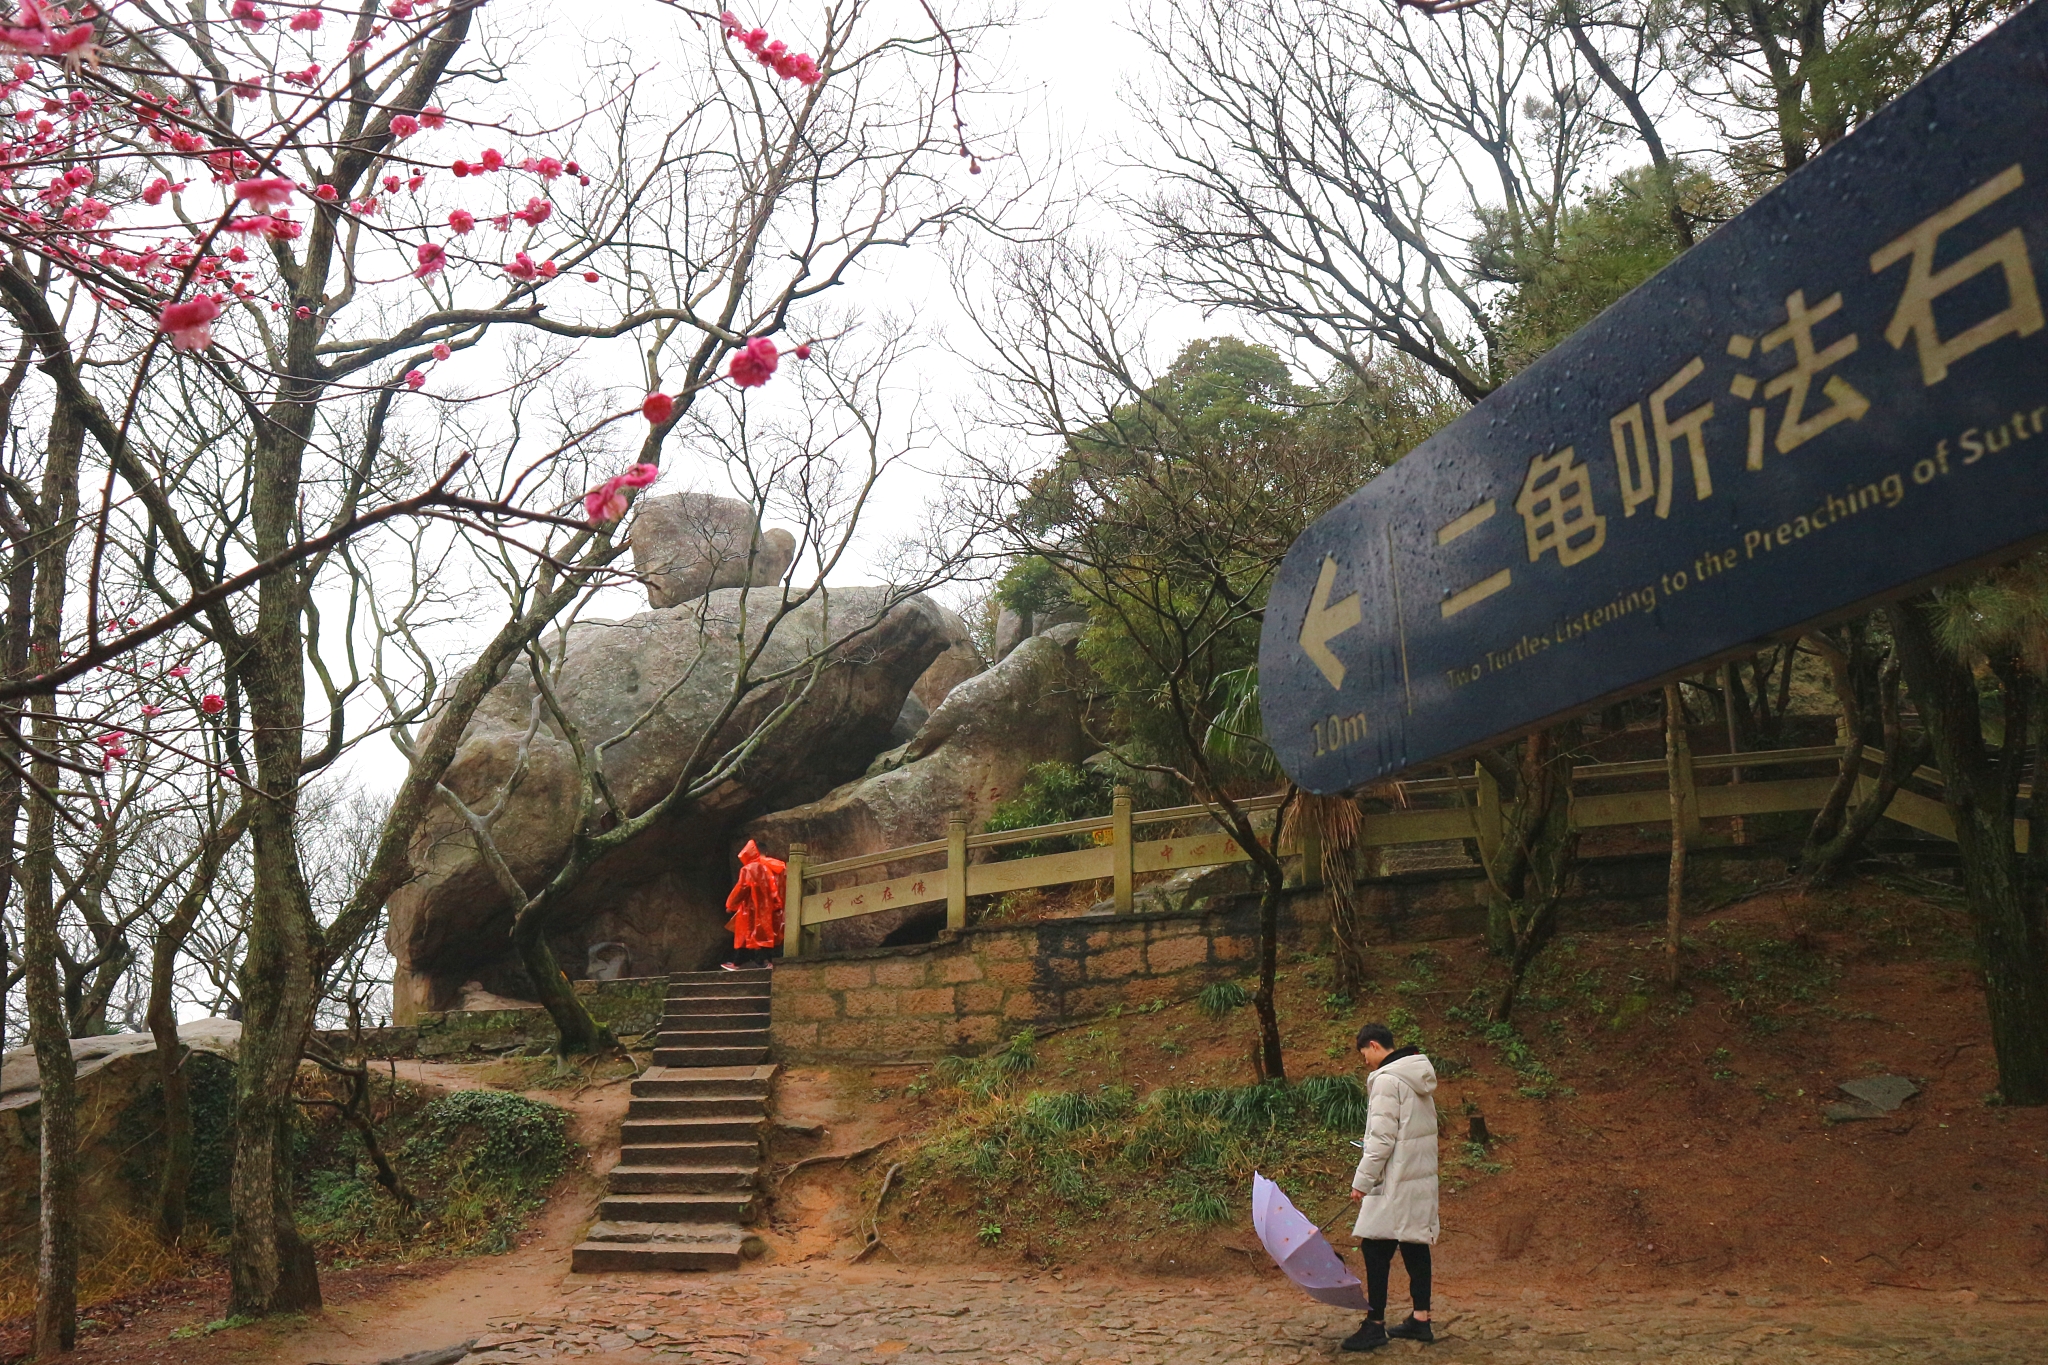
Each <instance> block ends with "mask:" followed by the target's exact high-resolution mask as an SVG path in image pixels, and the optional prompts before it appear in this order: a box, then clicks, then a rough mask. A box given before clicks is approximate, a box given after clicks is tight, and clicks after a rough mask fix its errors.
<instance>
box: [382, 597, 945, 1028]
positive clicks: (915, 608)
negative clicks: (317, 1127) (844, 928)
mask: <svg viewBox="0 0 2048 1365" xmlns="http://www.w3.org/2000/svg"><path fill="white" fill-rule="evenodd" d="M779 600H780V594H779V592H778V591H776V590H772V589H766V588H755V589H751V590H747V589H737V588H726V589H720V590H717V591H714V592H712V593H710V594H709V595H708V596H705V597H703V598H701V599H698V600H695V601H691V602H687V603H685V604H683V605H681V606H675V607H668V608H665V609H660V610H655V611H650V612H644V613H642V614H640V615H638V616H635V617H632V618H631V619H629V620H625V621H587V622H582V623H579V624H577V625H575V626H574V627H572V628H571V630H570V632H569V637H568V641H567V644H566V652H565V654H564V663H563V664H562V667H561V671H560V675H559V677H558V678H557V679H556V681H555V684H554V691H555V695H556V696H557V697H558V698H559V700H560V702H561V705H562V707H563V709H564V711H566V712H567V714H568V715H569V716H570V718H571V719H572V720H573V721H574V722H575V724H576V726H577V728H578V730H579V731H580V732H581V734H582V735H583V736H584V738H585V742H586V743H588V744H593V745H595V744H598V743H600V742H602V741H608V740H610V741H614V742H611V743H608V744H606V745H605V747H604V764H603V767H604V773H605V777H606V779H607V781H608V782H609V784H610V787H611V790H612V791H613V792H614V793H615V794H616V795H617V797H618V800H619V802H620V804H621V805H623V806H624V807H625V808H626V809H627V810H629V811H641V810H645V809H646V808H647V807H648V806H650V805H652V804H654V803H655V802H656V801H657V800H659V799H660V798H661V797H662V796H663V795H664V794H665V793H666V792H667V791H668V790H669V789H670V787H671V786H673V784H674V782H675V779H676V775H677V773H678V772H679V770H680V768H681V765H682V764H683V762H684V761H685V759H686V758H687V756H688V755H689V753H690V751H691V750H692V748H694V747H695V745H696V743H697V741H698V739H699V737H700V735H701V732H702V731H703V729H704V727H705V726H706V725H707V724H709V723H710V720H711V718H713V717H715V716H716V715H717V713H718V711H719V709H720V707H721V706H722V704H723V701H724V698H725V695H726V691H727V689H728V688H729V687H730V686H731V682H732V679H733V676H734V672H735V669H736V666H737V658H738V649H739V646H740V636H741V629H740V625H741V613H742V611H744V613H745V621H746V629H745V632H744V634H745V641H746V644H747V646H748V647H749V648H751V647H752V646H753V645H754V644H756V643H758V642H759V641H760V639H761V632H762V629H763V623H765V622H766V621H767V620H768V619H769V618H770V617H771V615H772V613H773V612H774V610H775V609H776V607H777V604H778V602H779ZM833 641H840V642H841V643H839V644H838V645H837V646H836V648H834V649H832V650H831V652H830V656H829V657H830V662H829V664H828V665H827V666H826V667H825V668H824V669H823V671H822V672H821V673H820V674H819V676H818V678H817V680H816V682H815V684H813V685H812V686H811V688H810V691H809V693H808V694H807V695H806V696H804V697H803V698H802V700H800V701H799V702H797V704H796V705H795V707H794V708H793V709H792V710H791V711H790V712H789V713H788V714H787V715H785V716H783V717H782V718H781V719H780V720H779V721H778V722H777V724H776V725H775V727H774V729H773V730H772V731H770V732H769V733H768V735H767V736H766V737H765V739H764V740H763V741H762V742H761V744H760V745H759V747H758V748H756V749H754V750H753V751H752V752H751V753H749V754H748V755H747V756H746V759H745V761H744V762H743V763H741V764H739V765H738V766H737V767H736V768H735V769H734V771H733V772H732V773H731V774H729V775H728V777H727V778H726V780H725V781H723V782H722V783H721V784H720V785H719V786H717V787H716V788H715V789H714V790H713V791H711V792H710V793H709V794H708V795H707V796H705V797H704V798H703V799H702V800H700V801H698V802H696V803H695V804H694V806H693V807H692V808H691V809H690V810H688V811H687V812H685V813H683V814H682V815H680V816H679V817H677V818H676V819H674V820H671V821H668V822H666V823H665V824H664V825H663V826H661V827H657V828H655V829H653V830H650V831H648V833H647V834H645V835H643V836H642V837H641V838H640V839H638V840H636V841H635V842H634V843H633V844H631V845H628V846H627V847H626V848H623V849H621V850H619V851H618V852H616V853H614V854H613V855H612V856H610V857H608V858H606V859H604V860H603V861H601V862H599V863H598V864H597V865H596V866H595V867H593V868H592V869H591V870H590V872H589V873H588V874H587V875H586V876H585V877H584V879H583V882H582V884H581V885H579V886H578V888H577V889H576V890H575V891H574V892H573V893H572V894H571V895H570V896H569V897H568V898H567V900H565V901H564V902H563V904H562V909H561V915H560V917H559V919H558V921H557V925H558V928H557V930H556V931H555V932H554V934H553V935H552V937H553V938H554V940H555V943H556V951H557V955H558V957H559V958H560V959H561V960H562V961H563V962H566V963H572V964H575V963H582V962H583V961H584V960H585V957H586V953H587V948H588V945H589V944H591V943H593V942H600V941H611V942H618V943H622V944H624V945H626V950H627V952H629V953H630V955H631V958H632V960H633V962H634V964H635V969H636V970H637V971H640V972H642V973H644V974H660V973H664V972H668V971H673V970H684V969H691V968H696V967H701V966H703V965H706V959H711V960H715V957H716V954H717V953H718V951H719V949H720V947H721V946H722V941H723V934H724V929H723V925H724V920H725V912H724V908H723V896H724V892H725V888H726V886H727V885H728V884H729V883H730V881H731V876H732V868H731V854H732V847H733V844H734V841H733V839H732V838H731V837H730V836H731V834H732V831H733V827H734V826H735V825H736V824H737V823H739V822H740V821H743V820H746V819H748V818H750V817H752V816H755V815H758V814H760V813H762V812H763V811H766V810H771V809H774V808H776V807H778V806H784V805H788V804H791V803H792V802H798V801H805V800H810V799H813V798H815V797H816V796H818V795H820V794H822V793H824V792H826V791H828V790H830V789H831V788H832V787H833V786H835V785H836V784H838V783H841V782H844V781H846V780H847V779H848V778H851V777H853V776H855V775H857V774H859V773H860V772H861V771H863V770H864V769H865V768H866V767H867V766H868V764H869V762H870V761H871V760H872V759H873V758H874V757H875V755H876V754H878V753H880V752H881V751H882V750H883V749H885V748H886V747H887V746H888V745H889V744H890V742H891V730H892V728H893V727H894V726H895V724H896V722H897V720H898V718H899V717H900V715H901V714H902V711H903V708H904V702H905V699H906V698H907V697H908V696H909V695H910V689H911V686H912V685H913V684H914V683H915V682H916V681H917V680H918V678H919V677H920V676H922V675H923V674H924V673H925V671H926V670H927V669H928V668H929V667H930V666H931V664H932V662H933V660H934V659H936V658H937V657H938V656H939V655H940V654H941V653H942V652H944V651H945V650H946V649H948V648H949V647H950V645H951V643H952V642H951V641H950V640H949V638H948V631H947V626H946V622H945V620H944V618H943V616H942V615H941V612H940V609H939V608H938V607H937V606H936V605H935V604H934V603H932V602H930V601H929V600H927V599H926V598H923V597H912V598H909V599H907V600H898V597H897V595H896V594H894V593H892V592H891V591H890V590H888V589H886V588H843V589H836V590H834V591H832V592H831V593H830V594H829V598H828V599H817V600H813V601H812V602H810V603H807V604H806V605H805V606H804V607H803V608H801V609H800V610H798V611H797V612H795V613H794V614H792V615H791V616H789V617H787V618H786V619H784V620H783V621H782V623H781V624H780V625H779V626H777V627H776V629H775V631H774V633H773V635H772V636H771V637H770V639H769V640H768V642H767V645H766V646H765V648H764V649H763V652H762V654H761V656H760V658H759V660H758V661H757V663H756V664H755V673H756V675H768V674H773V673H774V672H776V671H778V670H781V669H788V668H794V667H796V666H797V665H800V664H802V663H803V662H804V661H805V660H806V659H807V658H808V657H810V656H812V655H814V654H815V653H816V652H817V651H818V650H819V649H821V648H822V647H824V646H825V645H827V644H830V643H831V642H833ZM548 649H549V652H550V653H551V654H556V653H561V652H563V651H564V646H563V644H562V643H561V642H560V641H559V640H551V641H550V642H549V644H548ZM783 700H784V695H783V693H782V692H781V691H780V690H770V691H764V692H761V693H757V694H755V695H754V696H753V697H752V698H750V699H749V700H748V701H747V702H746V703H745V704H743V705H742V707H741V708H740V710H739V712H738V713H737V714H736V715H735V716H734V718H733V719H732V720H731V721H730V722H728V723H727V725H726V727H725V730H724V731H723V733H722V734H721V735H720V736H719V739H718V742H717V744H716V746H715V747H716V748H717V749H718V750H721V751H722V750H725V749H728V748H730V747H731V746H732V745H734V744H736V743H738V742H739V741H740V740H741V739H743V738H745V737H746V736H748V735H749V734H751V733H753V732H754V731H755V730H756V728H757V727H758V726H759V725H760V724H761V723H762V722H764V721H765V720H766V719H767V718H768V717H769V716H770V715H771V714H772V713H773V712H774V710H775V709H776V708H777V707H778V706H779V705H781V704H782V702H783ZM530 732H531V736H532V737H531V739H530V741H529V738H528V736H529V733H530ZM522 747H523V748H525V750H526V768H525V773H524V776H523V777H522V778H521V780H520V781H519V782H518V784H517V785H516V786H515V787H514V788H513V790H512V792H511V794H510V796H509V797H506V798H505V809H504V813H503V815H502V817H501V818H500V819H499V821H498V824H497V826H496V831H497V843H498V846H499V848H500V850H501V851H502V852H503V853H504V855H505V858H506V862H507V864H508V865H509V866H510V868H511V869H512V872H513V874H514V876H515V877H516V878H517V879H518V880H519V881H520V883H521V884H522V885H524V886H526V887H529V888H533V887H538V886H539V885H540V884H541V883H542V882H543V880H544V879H545V878H546V877H548V876H550V875H552V874H553V873H554V871H555V870H556V869H557V868H558V867H560V865H561V862H562V860H563V858H564V856H565V855H566V852H567V850H568V847H569V842H570V838H571V834H572V821H573V819H574V815H575V810H576V793H577V779H576V772H575V763H574V755H573V752H572V750H571V748H570V746H569V745H568V744H567V743H566V742H565V741H564V740H563V739H562V738H561V737H560V735H559V734H558V732H557V731H556V729H555V727H554V726H553V725H551V724H549V723H546V722H545V716H544V713H543V712H542V711H541V710H540V709H539V708H537V707H536V697H535V689H534V686H533V681H532V679H531V677H530V676H529V675H528V674H527V673H526V672H525V671H524V670H523V669H522V670H519V671H517V672H515V673H514V674H513V675H512V676H511V677H509V678H508V679H506V681H505V682H503V683H502V684H500V685H499V686H498V687H497V688H496V689H494V690H493V691H492V693H491V694H490V695H489V696H488V697H487V698H485V700H484V703H483V705H482V706H481V707H479V708H478V711H477V714H476V716H475V718H474V719H473V720H472V721H471V723H470V726H469V729H468V730H467V731H466V732H465V735H464V738H463V742H462V746H461V748H460V749H459V750H458V751H457V753H456V757H455V761H454V763H453V764H452V765H450V768H449V771H448V775H447V778H446V779H445V781H446V785H447V786H448V788H449V789H450V790H451V791H453V792H455V793H456V794H458V795H459V796H461V798H462V799H463V800H464V801H465V802H467V803H469V804H470V805H471V806H472V808H484V807H488V806H490V805H491V804H493V803H494V802H496V801H497V800H498V798H499V793H500V792H501V791H502V789H503V787H504V785H505V782H506V779H507V778H508V777H509V776H510V775H511V773H512V772H513V770H514V767H515V765H516V764H517V762H518V761H519V756H520V752H521V750H522ZM412 865H413V869H414V873H415V875H414V879H413V881H412V882H410V883H409V884H408V885H407V886H406V887H404V888H403V889H402V890H401V891H400V892H399V893H398V894H397V895H395V896H394V897H392V900H391V903H390V906H389V912H390V929H389V931H388V941H389V943H390V945H391V950H392V953H393V955H394V956H395V957H396V958H397V960H398V971H397V976H396V979H395V981H394V983H393V992H392V996H393V1006H394V1013H395V1014H396V1016H397V1017H398V1018H399V1019H400V1020H405V1019H409V1018H411V1017H412V1015H413V1014H414V1013H415V1012H416V1011H418V1010H420V1009H439V1008H445V1007H447V1006H448V1005H450V1004H452V1003H454V1000H455V997H456V996H457V994H458V992H459V990H460V988H461V987H462V986H463V985H464V984H465V983H467V982H471V981H475V982H478V983H480V985H481V987H482V988H483V989H485V990H489V991H492V992H495V993H498V994H502V995H507V996H513V997H520V996H525V995H528V994H529V993H530V986H529V984H528V983H526V982H525V980H524V977H523V973H522V972H521V971H520V969H519V968H518V966H517V964H516V961H515V959H514V958H513V955H512V953H511V948H510V942H509V936H508V935H509V926H510V922H511V912H512V906H511V905H510V904H509V902H508V901H507V898H506V896H505V894H504V893H503V892H502V891H501V890H500V889H499V887H498V884H497V881H496V879H495V878H493V877H492V875H491V874H490V871H489V869H488V867H487V866H486V864H485V862H484V859H483V856H482V855H481V853H480V852H479V851H478V849H477V848H476V847H475V845H474V843H473V841H472V839H471V837H470V835H469V833H468V831H467V829H466V828H465V827H464V826H463V824H462V823H461V821H460V820H459V818H458V817H457V816H456V815H455V814H454V813H453V812H452V811H450V810H448V809H446V808H445V807H437V808H435V809H434V811H433V812H432V813H431V814H430V815H429V816H428V818H427V819H426V820H425V821H423V822H422V825H421V828H420V829H419V831H418V832H417V833H416V834H415V836H414V838H413V843H412ZM572 970H573V968H572Z"/></svg>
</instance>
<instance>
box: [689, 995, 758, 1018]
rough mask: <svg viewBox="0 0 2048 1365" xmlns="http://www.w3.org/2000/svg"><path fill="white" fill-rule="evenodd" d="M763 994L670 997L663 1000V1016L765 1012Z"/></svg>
mask: <svg viewBox="0 0 2048 1365" xmlns="http://www.w3.org/2000/svg"><path fill="white" fill-rule="evenodd" d="M768 1005H769V1001H768V997H767V996H765V995H706V996H681V997H671V998H670V999H669V1000H668V1001H666V1002H665V1008H664V1009H663V1011H662V1017H663V1018H675V1017H677V1016H680V1015H691V1014H749V1015H751V1014H766V1013H768Z"/></svg>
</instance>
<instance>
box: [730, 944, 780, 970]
mask: <svg viewBox="0 0 2048 1365" xmlns="http://www.w3.org/2000/svg"><path fill="white" fill-rule="evenodd" d="M779 955H780V950H779V949H776V948H735V949H733V950H732V956H731V957H730V958H729V959H727V960H728V961H730V962H735V963H737V964H739V965H740V966H742V967H759V966H762V965H763V964H765V963H769V962H773V961H774V960H775V959H776V957H777V956H779Z"/></svg>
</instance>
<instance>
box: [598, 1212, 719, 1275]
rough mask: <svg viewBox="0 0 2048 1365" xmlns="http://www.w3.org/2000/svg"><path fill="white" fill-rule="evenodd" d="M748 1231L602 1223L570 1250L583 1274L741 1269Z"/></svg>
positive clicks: (715, 1227)
mask: <svg viewBox="0 0 2048 1365" xmlns="http://www.w3.org/2000/svg"><path fill="white" fill-rule="evenodd" d="M746 1238H747V1234H746V1233H744V1232H742V1231H741V1230H740V1229H739V1228H737V1227H718V1226H706V1227H703V1228H701V1229H698V1230H695V1231H694V1232H681V1231H679V1230H678V1228H677V1225H676V1224H673V1223H633V1222H601V1223H596V1224H593V1225H592V1227H591V1229H590V1233H589V1235H588V1237H587V1238H586V1240H584V1241H582V1242H580V1243H578V1244H577V1246H576V1249H575V1250H574V1251H573V1252H571V1253H570V1255H569V1269H570V1271H571V1272H573V1273H575V1274H578V1275H596V1274H601V1273H603V1272H605V1271H610V1270H737V1269H739V1265H740V1259H741V1257H742V1256H743V1255H744V1254H745V1252H744V1251H743V1249H742V1248H743V1247H744V1246H745V1244H746Z"/></svg>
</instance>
